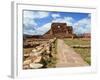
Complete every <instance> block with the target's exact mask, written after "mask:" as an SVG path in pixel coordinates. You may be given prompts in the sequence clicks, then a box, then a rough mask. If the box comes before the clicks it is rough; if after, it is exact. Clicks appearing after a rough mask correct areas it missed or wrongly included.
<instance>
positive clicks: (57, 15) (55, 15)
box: [51, 14, 60, 19]
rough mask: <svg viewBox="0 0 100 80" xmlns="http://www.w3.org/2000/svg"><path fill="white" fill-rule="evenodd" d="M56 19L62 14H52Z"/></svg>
mask: <svg viewBox="0 0 100 80" xmlns="http://www.w3.org/2000/svg"><path fill="white" fill-rule="evenodd" d="M51 16H52V17H53V18H54V19H55V18H58V17H60V14H52V15H51Z"/></svg>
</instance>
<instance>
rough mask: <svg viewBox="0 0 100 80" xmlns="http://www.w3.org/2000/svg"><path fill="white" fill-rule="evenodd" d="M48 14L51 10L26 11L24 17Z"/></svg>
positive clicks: (39, 16) (41, 16) (43, 16)
mask: <svg viewBox="0 0 100 80" xmlns="http://www.w3.org/2000/svg"><path fill="white" fill-rule="evenodd" d="M48 16H49V12H40V11H24V18H30V19H36V18H45V17H48Z"/></svg>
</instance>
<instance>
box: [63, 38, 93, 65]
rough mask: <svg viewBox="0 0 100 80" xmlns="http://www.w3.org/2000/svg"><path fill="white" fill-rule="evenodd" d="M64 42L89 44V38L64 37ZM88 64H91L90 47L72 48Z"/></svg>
mask: <svg viewBox="0 0 100 80" xmlns="http://www.w3.org/2000/svg"><path fill="white" fill-rule="evenodd" d="M64 41H65V43H66V44H67V45H69V46H71V45H90V40H89V39H86V40H84V39H64ZM74 50H75V51H76V52H77V53H79V54H80V55H81V57H82V58H83V59H84V61H86V62H87V63H88V64H89V65H91V48H74Z"/></svg>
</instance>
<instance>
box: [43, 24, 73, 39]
mask: <svg viewBox="0 0 100 80" xmlns="http://www.w3.org/2000/svg"><path fill="white" fill-rule="evenodd" d="M54 37H56V38H72V37H73V28H72V26H67V24H66V23H52V24H51V29H50V30H49V31H48V32H47V33H45V34H44V35H43V38H54Z"/></svg>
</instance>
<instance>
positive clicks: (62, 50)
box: [56, 39, 88, 67]
mask: <svg viewBox="0 0 100 80" xmlns="http://www.w3.org/2000/svg"><path fill="white" fill-rule="evenodd" d="M57 53H58V56H57V57H58V63H57V64H56V67H75V66H88V64H87V63H86V62H85V61H84V60H83V59H82V58H81V56H80V55H79V54H77V53H76V52H75V51H74V50H73V48H71V47H69V46H68V45H66V44H65V43H64V41H63V40H62V39H58V40H57Z"/></svg>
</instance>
